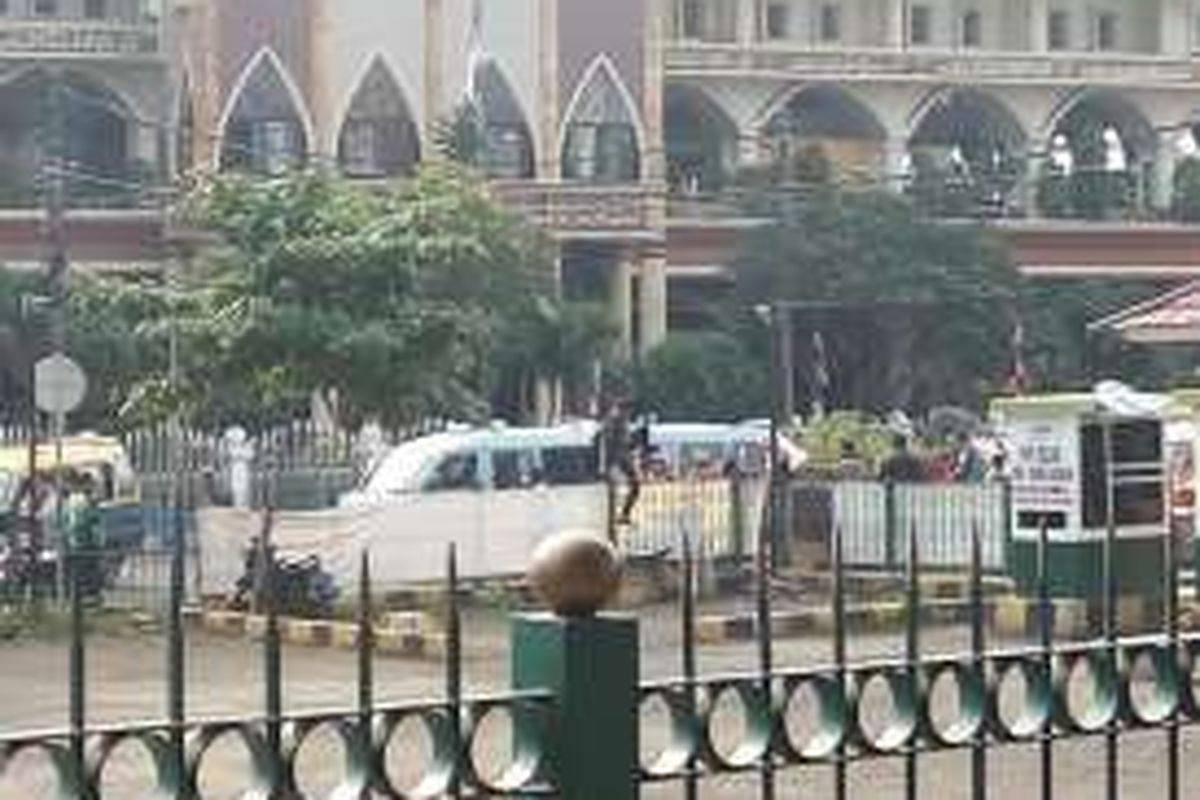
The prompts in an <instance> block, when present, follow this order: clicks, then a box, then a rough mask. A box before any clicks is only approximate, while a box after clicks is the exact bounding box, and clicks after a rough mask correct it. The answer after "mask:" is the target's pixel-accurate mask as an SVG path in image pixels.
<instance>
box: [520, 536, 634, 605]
mask: <svg viewBox="0 0 1200 800" xmlns="http://www.w3.org/2000/svg"><path fill="white" fill-rule="evenodd" d="M529 581H530V583H531V584H532V585H533V588H534V590H535V591H536V592H537V594H538V596H539V597H541V598H542V600H544V601H545V602H546V604H547V605H548V606H550V609H551V610H552V611H554V613H555V614H558V615H559V616H560V617H590V616H592V615H593V614H595V613H596V612H597V611H599V610H600V609H601V608H603V607H604V605H605V603H607V602H608V601H609V600H611V599H612V597H613V595H615V594H616V593H617V588H618V587H619V586H620V582H621V563H620V558H619V557H618V556H617V552H616V550H614V549H613V547H612V545H610V544H609V543H608V542H606V541H605V540H604V539H601V538H600V537H598V536H595V535H593V534H590V533H586V532H583V531H565V532H563V533H558V534H555V535H553V536H551V537H549V538H547V539H545V540H543V541H542V543H541V544H539V545H538V547H537V549H536V550H534V552H533V563H532V566H531V567H530V569H529Z"/></svg>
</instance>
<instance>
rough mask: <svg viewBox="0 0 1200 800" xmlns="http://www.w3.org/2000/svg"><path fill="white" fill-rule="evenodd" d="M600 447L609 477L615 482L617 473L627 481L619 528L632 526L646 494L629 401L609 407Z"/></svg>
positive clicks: (618, 521) (618, 516)
mask: <svg viewBox="0 0 1200 800" xmlns="http://www.w3.org/2000/svg"><path fill="white" fill-rule="evenodd" d="M600 446H601V459H600V463H601V465H602V466H603V468H604V474H605V477H606V478H607V479H608V480H612V478H613V470H614V469H615V470H617V471H618V472H620V473H621V475H622V476H623V477H624V479H625V487H626V488H625V499H624V501H623V502H622V503H621V510H620V513H619V514H618V515H617V524H618V525H628V524H630V521H631V520H632V517H633V509H634V507H635V506H636V505H637V501H638V497H639V496H640V495H641V493H642V482H641V475H640V472H639V470H638V463H637V462H638V459H637V445H636V442H635V440H634V436H633V423H632V420H631V417H630V408H629V401H628V399H626V398H623V397H622V398H618V399H617V400H616V401H614V402H613V404H612V405H611V406H610V407H609V409H608V413H606V414H605V416H604V423H603V427H602V428H601V430H600Z"/></svg>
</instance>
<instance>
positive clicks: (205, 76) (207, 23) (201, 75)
mask: <svg viewBox="0 0 1200 800" xmlns="http://www.w3.org/2000/svg"><path fill="white" fill-rule="evenodd" d="M185 13H187V14H189V15H196V17H198V19H195V18H192V17H189V21H188V24H189V29H190V26H191V25H192V24H196V25H198V26H199V29H200V37H199V38H200V41H199V42H198V43H197V46H196V48H195V50H194V51H193V52H194V53H195V54H196V69H197V71H198V74H195V75H192V91H193V92H194V93H195V95H194V98H193V102H194V107H193V114H195V121H194V128H195V130H194V132H193V134H192V147H193V150H194V152H195V156H194V159H193V160H194V161H195V163H196V167H197V168H198V169H199V170H201V171H202V172H203V171H207V170H209V169H212V170H213V171H214V172H215V171H216V170H217V169H218V168H219V167H220V163H219V161H220V153H218V152H217V148H218V146H219V144H218V143H219V142H220V138H221V135H222V133H223V131H221V130H218V126H219V125H220V124H221V89H220V86H221V84H220V80H219V78H218V73H219V70H218V68H217V62H218V61H219V60H220V58H221V38H220V30H221V24H220V19H219V18H218V10H217V7H216V3H204V4H202V5H199V6H190V7H189V8H188V10H187V11H186V12H185Z"/></svg>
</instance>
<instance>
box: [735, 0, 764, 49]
mask: <svg viewBox="0 0 1200 800" xmlns="http://www.w3.org/2000/svg"><path fill="white" fill-rule="evenodd" d="M735 2H737V4H738V9H737V40H738V44H740V45H742V46H743V47H752V46H754V45H755V44H756V43H757V42H758V41H759V40H760V39H761V38H762V33H761V27H762V11H761V8H760V4H761V0H735Z"/></svg>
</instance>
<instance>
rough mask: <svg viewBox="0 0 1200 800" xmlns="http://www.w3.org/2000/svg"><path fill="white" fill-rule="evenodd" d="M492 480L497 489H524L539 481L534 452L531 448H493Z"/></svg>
mask: <svg viewBox="0 0 1200 800" xmlns="http://www.w3.org/2000/svg"><path fill="white" fill-rule="evenodd" d="M492 480H493V482H494V483H495V486H496V488H497V489H526V488H529V487H530V486H534V485H535V484H537V483H538V481H539V475H538V469H537V459H536V454H535V452H534V451H532V450H494V451H493V452H492Z"/></svg>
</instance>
